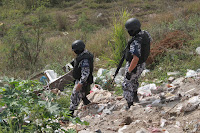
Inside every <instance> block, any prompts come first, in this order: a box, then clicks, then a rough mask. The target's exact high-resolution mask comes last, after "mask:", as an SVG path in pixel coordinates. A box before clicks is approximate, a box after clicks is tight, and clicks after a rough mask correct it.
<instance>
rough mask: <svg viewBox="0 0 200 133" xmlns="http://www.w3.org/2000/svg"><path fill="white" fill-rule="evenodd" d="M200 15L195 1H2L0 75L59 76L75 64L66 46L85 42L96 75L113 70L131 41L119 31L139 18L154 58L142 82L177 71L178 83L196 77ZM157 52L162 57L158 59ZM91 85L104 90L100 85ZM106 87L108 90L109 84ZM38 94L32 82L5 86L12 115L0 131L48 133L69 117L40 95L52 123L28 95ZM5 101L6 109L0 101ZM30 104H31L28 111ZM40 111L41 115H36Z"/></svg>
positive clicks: (63, 104)
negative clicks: (65, 67) (188, 73)
mask: <svg viewBox="0 0 200 133" xmlns="http://www.w3.org/2000/svg"><path fill="white" fill-rule="evenodd" d="M199 12H200V2H199V1H198V0H190V1H175V0H169V1H166V0H154V1H150V0H123V1H120V0H0V75H1V76H8V77H14V78H15V79H28V78H30V75H32V73H34V72H38V71H41V70H43V69H44V68H46V67H47V66H48V68H50V69H54V70H55V71H56V72H57V73H58V74H60V75H62V74H63V72H62V66H63V65H65V64H66V63H68V62H69V61H70V60H71V59H72V58H73V57H74V53H73V52H72V50H71V43H72V42H73V41H74V40H76V39H81V40H83V41H84V42H85V43H86V48H87V49H88V50H89V51H91V52H92V53H93V54H94V56H95V58H100V61H98V62H95V70H98V68H101V67H102V68H106V69H109V68H112V67H116V64H117V63H118V62H119V60H120V58H121V54H122V50H123V49H124V48H125V45H126V42H127V41H128V39H129V38H130V37H129V36H128V34H127V32H126V31H125V28H124V23H125V21H126V20H127V19H128V18H130V17H137V18H138V19H139V20H141V22H142V29H145V30H147V31H148V32H149V33H150V34H151V36H152V38H153V42H152V45H151V47H152V52H151V55H155V56H153V59H152V61H151V62H150V63H149V64H148V65H147V68H148V69H150V71H151V72H150V73H148V74H147V76H146V77H145V78H142V79H140V80H142V81H144V80H145V79H149V81H148V82H151V81H150V80H154V79H158V80H164V81H166V80H167V78H168V75H167V72H172V71H180V72H181V76H184V74H185V73H186V71H187V69H193V70H197V69H198V68H199V66H200V57H199V56H198V55H196V54H195V49H196V48H197V47H199V46H200V45H199V44H200V15H199ZM174 33H179V34H174ZM167 42H169V43H167ZM168 45H170V46H168ZM156 47H160V48H161V50H163V51H156V50H157V49H156ZM155 49H156V50H155ZM1 76H0V77H1ZM9 80H11V79H9ZM96 82H98V83H99V84H102V86H103V81H102V80H101V79H99V81H98V80H97V81H96ZM31 85H34V86H31ZM104 87H106V89H108V90H109V89H110V88H112V86H110V85H109V84H104ZM11 88H12V89H11ZM37 89H38V90H41V89H42V86H41V85H40V84H39V83H38V82H36V81H27V80H14V79H12V80H11V81H7V87H3V88H1V92H0V93H1V94H4V95H5V96H4V97H3V98H2V101H1V103H2V104H4V105H5V104H6V105H7V108H9V109H10V108H12V109H11V110H6V111H7V112H5V113H3V114H1V117H2V119H7V123H6V124H7V125H1V127H0V130H2V131H4V130H6V131H10V132H12V130H19V131H21V132H23V131H25V130H35V131H41V129H42V128H43V129H45V130H49V129H47V128H46V125H48V124H50V123H51V122H53V120H54V119H57V118H58V117H60V116H61V115H65V114H67V112H65V111H63V110H64V109H65V108H68V106H69V98H67V97H65V96H61V97H59V98H57V97H56V96H53V94H51V93H50V92H49V93H48V94H44V95H45V96H47V95H49V96H50V95H51V98H55V99H56V100H55V101H49V102H52V103H51V104H50V105H52V106H54V105H55V107H56V108H54V109H59V110H60V112H59V111H58V112H59V115H58V114H57V116H55V115H54V114H55V112H54V111H52V110H50V109H48V106H47V105H48V104H47V103H46V102H44V101H43V100H41V97H39V96H37V95H32V92H34V91H35V90H37ZM112 89H113V88H112ZM112 89H111V90H112ZM25 90H28V91H29V92H26V91H25ZM115 91H116V94H117V95H121V93H122V90H121V88H120V87H116V88H115ZM22 93H24V94H22ZM25 94H27V97H25V98H24V97H23V96H25ZM9 95H10V96H9ZM19 95H22V97H19ZM69 95H70V94H69ZM8 97H9V99H7V100H8V101H9V102H8V101H7V100H6V99H4V98H8ZM14 98H15V99H18V100H17V101H16V100H15V101H14ZM20 100H22V101H23V103H22V101H20ZM31 100H32V101H34V102H33V103H32V102H31V103H30V102H29V101H31ZM39 101H42V102H39ZM13 102H14V103H13ZM47 102H48V101H47ZM30 105H34V106H30ZM21 107H23V108H24V109H27V110H22V109H21ZM30 107H32V109H31V108H30ZM50 107H51V106H50ZM38 110H40V112H41V111H43V112H44V114H43V113H42V114H37V111H38ZM28 111H29V112H28ZM16 112H17V113H16ZM30 114H33V115H35V116H36V117H35V118H32V117H31V120H32V121H35V120H36V119H38V120H39V119H42V117H44V118H47V117H49V118H51V122H49V123H48V124H47V121H48V120H47V119H42V121H41V123H42V125H37V124H36V123H30V124H27V125H24V124H21V123H23V122H22V121H23V120H24V117H26V116H29V115H30ZM8 116H9V117H8ZM8 118H9V119H8ZM75 121H76V120H75ZM77 122H78V120H77ZM13 123H14V124H13ZM19 123H20V124H19ZM11 125H12V127H11ZM48 126H50V127H51V129H52V130H54V129H55V128H59V125H57V124H55V127H54V126H52V125H51V124H50V125H48Z"/></svg>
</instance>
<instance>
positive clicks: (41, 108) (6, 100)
mask: <svg viewBox="0 0 200 133" xmlns="http://www.w3.org/2000/svg"><path fill="white" fill-rule="evenodd" d="M5 82H7V84H5V85H4V87H2V88H0V95H1V96H2V98H1V101H0V105H1V106H4V107H5V108H6V109H4V110H3V111H2V112H1V113H0V119H1V121H0V129H2V131H7V132H35V131H36V132H54V131H56V130H61V125H60V123H59V121H60V119H61V117H66V118H68V119H69V120H70V121H72V122H73V123H75V124H76V123H80V124H86V125H88V123H87V122H85V121H81V120H80V119H79V118H71V117H70V116H69V111H67V109H66V108H64V107H62V106H61V105H60V104H59V103H57V102H56V101H57V100H56V97H55V95H54V94H53V93H51V91H44V90H43V87H42V86H41V84H40V83H39V82H37V81H31V80H22V81H20V80H15V79H13V78H12V79H5ZM65 132H67V131H65Z"/></svg>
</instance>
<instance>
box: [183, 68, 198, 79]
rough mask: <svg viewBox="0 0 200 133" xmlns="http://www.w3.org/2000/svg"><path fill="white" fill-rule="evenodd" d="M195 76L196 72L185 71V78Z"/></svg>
mask: <svg viewBox="0 0 200 133" xmlns="http://www.w3.org/2000/svg"><path fill="white" fill-rule="evenodd" d="M196 76H197V72H196V71H194V70H189V69H188V70H187V73H186V76H185V77H186V78H190V77H196Z"/></svg>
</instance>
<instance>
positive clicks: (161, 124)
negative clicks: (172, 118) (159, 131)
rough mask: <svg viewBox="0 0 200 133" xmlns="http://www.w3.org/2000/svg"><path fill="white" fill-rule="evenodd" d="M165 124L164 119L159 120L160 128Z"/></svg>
mask: <svg viewBox="0 0 200 133" xmlns="http://www.w3.org/2000/svg"><path fill="white" fill-rule="evenodd" d="M166 122H167V120H166V119H163V118H161V119H160V127H164V126H165V123H166Z"/></svg>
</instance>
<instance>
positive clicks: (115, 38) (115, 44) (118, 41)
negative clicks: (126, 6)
mask: <svg viewBox="0 0 200 133" xmlns="http://www.w3.org/2000/svg"><path fill="white" fill-rule="evenodd" d="M129 15H130V14H129V13H128V12H127V11H123V13H122V14H121V15H120V18H118V17H116V16H115V18H114V21H113V26H114V27H113V33H112V40H111V41H109V42H108V45H109V46H110V47H111V48H112V51H111V53H112V54H111V55H110V53H109V55H106V56H109V57H105V58H106V59H107V60H109V62H110V63H111V64H118V63H119V62H120V59H121V57H122V55H123V50H124V49H125V47H126V45H127V41H126V38H127V37H126V35H127V32H126V30H125V27H124V25H125V22H126V21H127V19H128V18H129ZM110 57H111V58H110Z"/></svg>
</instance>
